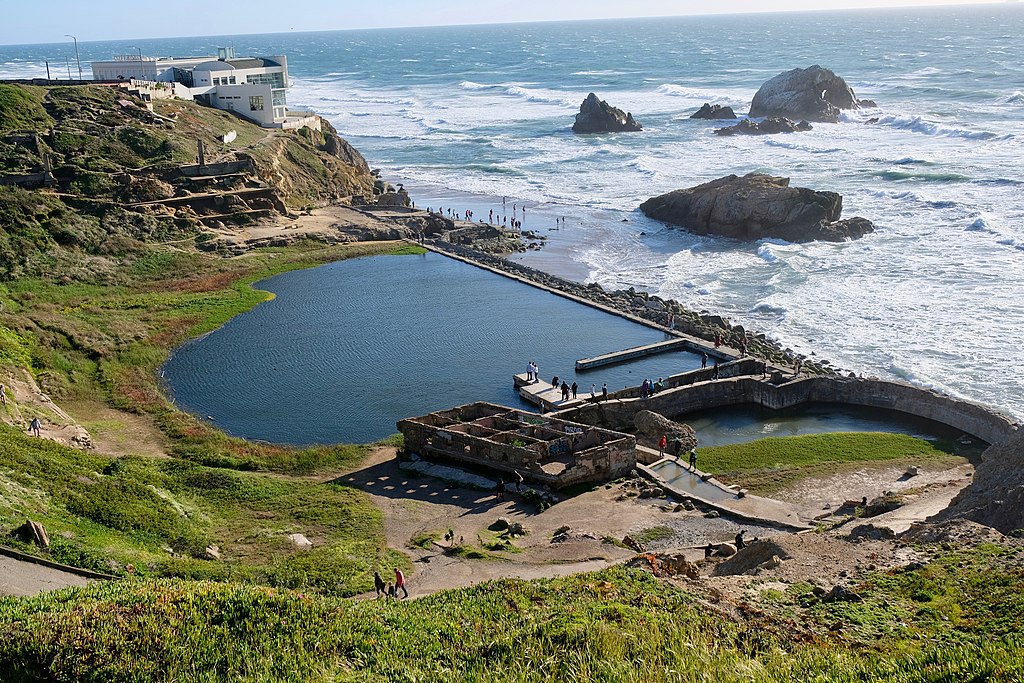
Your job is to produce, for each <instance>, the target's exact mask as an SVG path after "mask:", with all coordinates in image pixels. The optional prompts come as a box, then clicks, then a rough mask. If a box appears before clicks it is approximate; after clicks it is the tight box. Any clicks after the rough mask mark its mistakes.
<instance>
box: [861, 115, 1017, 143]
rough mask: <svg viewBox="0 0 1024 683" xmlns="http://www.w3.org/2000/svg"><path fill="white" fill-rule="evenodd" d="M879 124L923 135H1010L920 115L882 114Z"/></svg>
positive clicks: (980, 137) (986, 137)
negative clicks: (958, 126)
mask: <svg viewBox="0 0 1024 683" xmlns="http://www.w3.org/2000/svg"><path fill="white" fill-rule="evenodd" d="M878 125H880V126H891V127H892V128H898V129H900V130H909V131H911V132H914V133H921V134H923V135H938V136H943V137H951V138H964V139H967V140H993V139H996V138H1001V139H1006V138H1008V137H1009V136H1008V135H1006V136H1000V135H999V134H997V133H991V132H989V131H983V130H969V129H966V128H954V127H950V126H943V125H942V124H939V123H935V122H933V121H927V120H925V119H924V118H922V117H920V116H896V115H892V114H890V115H888V116H882V117H880V118H879V119H878Z"/></svg>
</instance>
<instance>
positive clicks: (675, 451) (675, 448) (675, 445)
mask: <svg viewBox="0 0 1024 683" xmlns="http://www.w3.org/2000/svg"><path fill="white" fill-rule="evenodd" d="M682 450H683V442H682V441H680V440H679V439H678V438H675V439H672V455H673V457H675V459H676V460H678V459H679V453H680V451H682Z"/></svg>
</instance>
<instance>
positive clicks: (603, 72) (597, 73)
mask: <svg viewBox="0 0 1024 683" xmlns="http://www.w3.org/2000/svg"><path fill="white" fill-rule="evenodd" d="M572 75H573V76H625V75H626V72H625V71H615V70H613V69H604V70H598V71H573V72H572Z"/></svg>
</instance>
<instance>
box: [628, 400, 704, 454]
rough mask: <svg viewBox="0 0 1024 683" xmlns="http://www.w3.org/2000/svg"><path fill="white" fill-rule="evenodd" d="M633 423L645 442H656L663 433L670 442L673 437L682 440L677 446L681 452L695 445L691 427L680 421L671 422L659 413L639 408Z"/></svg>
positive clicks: (695, 440)
mask: <svg viewBox="0 0 1024 683" xmlns="http://www.w3.org/2000/svg"><path fill="white" fill-rule="evenodd" d="M633 424H634V426H636V431H637V433H638V434H639V435H640V436H641V437H644V439H645V440H646V441H647V442H653V443H655V444H657V443H658V441H659V440H660V439H661V437H662V435H663V434H664V435H665V436H667V437H668V441H669V443H670V444H671V443H672V441H673V440H675V439H679V440H680V442H682V445H681V446H680V447H679V450H680V452H681V453H685V452H688V451H689V450H690V449H691V448H696V447H697V432H695V431H693V427H691V426H690V425H687V424H683V423H681V422H673V421H672V420H670V419H668V418H667V417H665V416H664V415H661V414H660V413H655V412H653V411H650V410H641V411H640V412H639V413H637V414H636V417H634V418H633ZM665 450H666V451H668V450H669V449H668V448H666V449H665Z"/></svg>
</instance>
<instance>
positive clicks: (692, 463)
mask: <svg viewBox="0 0 1024 683" xmlns="http://www.w3.org/2000/svg"><path fill="white" fill-rule="evenodd" d="M696 470H697V449H696V448H691V449H690V471H691V472H695V471H696Z"/></svg>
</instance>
